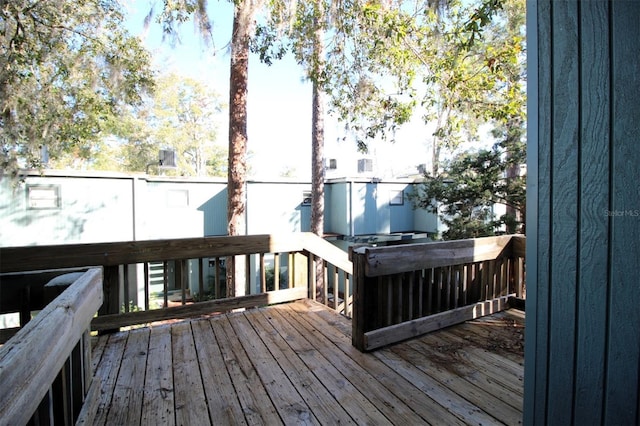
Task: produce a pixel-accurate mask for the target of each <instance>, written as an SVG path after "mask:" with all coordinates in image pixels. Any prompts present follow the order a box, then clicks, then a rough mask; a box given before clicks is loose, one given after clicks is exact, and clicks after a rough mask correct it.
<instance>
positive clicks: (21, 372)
mask: <svg viewBox="0 0 640 426" xmlns="http://www.w3.org/2000/svg"><path fill="white" fill-rule="evenodd" d="M101 304H102V272H101V271H100V270H99V269H91V270H89V271H87V272H86V273H84V274H83V275H82V277H80V278H79V279H78V280H77V281H75V282H74V283H73V284H72V285H71V286H70V287H69V288H68V289H67V290H65V291H64V292H63V293H62V294H61V295H60V296H58V297H57V298H56V299H55V300H54V301H53V302H51V303H49V304H48V305H47V306H46V307H45V308H44V309H43V310H42V311H41V312H40V313H39V314H38V315H36V317H35V318H34V319H33V320H31V321H30V322H29V323H28V324H27V325H26V326H25V327H23V328H22V329H21V330H20V331H19V332H18V333H17V334H16V335H15V336H13V337H12V338H11V339H10V340H9V341H8V342H7V343H6V344H4V345H3V346H1V347H0V366H2V368H0V383H2V388H1V389H0V418H2V419H5V420H6V421H7V422H8V423H9V424H24V423H26V422H27V421H28V420H29V417H30V416H31V414H32V413H34V412H35V411H36V409H37V408H38V405H39V404H40V401H41V400H42V398H43V397H44V396H45V395H46V393H47V392H48V391H49V387H50V386H51V384H52V383H53V381H54V380H55V378H56V376H57V374H58V372H59V371H60V369H61V368H62V366H63V365H64V364H65V362H66V360H67V358H68V357H69V355H70V354H71V352H72V351H73V348H74V347H75V345H76V344H77V342H79V341H80V340H81V339H82V334H83V333H84V332H85V330H86V329H87V326H88V323H89V321H90V320H91V318H92V317H93V315H94V314H95V313H96V312H97V310H98V308H99V307H100V305H101ZM45 354H46V356H45Z"/></svg>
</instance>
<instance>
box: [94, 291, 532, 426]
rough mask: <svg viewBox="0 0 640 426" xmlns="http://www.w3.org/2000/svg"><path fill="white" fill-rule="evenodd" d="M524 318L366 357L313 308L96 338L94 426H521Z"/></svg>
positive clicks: (336, 320)
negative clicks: (344, 425) (98, 384)
mask: <svg viewBox="0 0 640 426" xmlns="http://www.w3.org/2000/svg"><path fill="white" fill-rule="evenodd" d="M523 324H524V313H522V312H521V311H516V310H511V311H508V312H504V313H501V314H498V315H494V316H491V317H486V318H484V319H481V320H475V321H473V322H469V323H465V324H462V325H458V326H455V327H451V328H448V329H445V330H441V331H438V332H435V333H431V334H429V335H426V336H423V337H421V338H416V339H412V340H410V341H406V342H402V343H399V344H396V345H393V346H391V347H386V348H383V349H380V350H377V351H375V352H373V353H367V354H364V353H361V352H359V351H358V350H356V349H355V348H354V347H353V346H352V345H351V323H350V321H349V320H348V319H346V318H344V317H342V316H340V315H338V314H336V313H335V312H334V311H330V310H329V309H327V308H325V307H323V306H322V305H320V304H317V303H315V302H311V301H299V302H295V303H290V304H284V305H277V306H272V307H269V308H263V309H254V310H248V311H245V312H240V313H233V314H228V315H219V316H215V317H211V318H205V319H195V320H190V321H182V322H176V323H173V324H169V325H160V326H154V327H145V328H139V329H136V330H132V331H129V332H120V333H116V334H112V335H109V336H101V337H100V338H98V339H97V341H96V342H95V347H94V350H93V363H94V368H95V369H94V371H96V376H97V377H98V378H99V379H100V380H101V381H102V382H101V389H100V393H99V399H98V401H97V404H96V406H95V410H96V411H95V421H94V422H93V424H106V425H133V424H153V425H159V424H178V425H208V424H216V425H222V424H267V425H272V424H323V425H333V424H339V423H341V424H342V423H355V424H365V423H367V424H376V425H378V424H399V425H415V424H433V425H444V424H447V425H449V424H474V425H480V424H482V425H488V424H507V425H516V424H520V423H521V420H522V408H521V407H522V395H523V364H524V362H523V355H522V349H523V348H522V345H523V342H524V340H523V334H524V329H523Z"/></svg>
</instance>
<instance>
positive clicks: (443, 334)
mask: <svg viewBox="0 0 640 426" xmlns="http://www.w3.org/2000/svg"><path fill="white" fill-rule="evenodd" d="M456 328H458V327H457V326H456V327H451V328H449V329H447V330H440V331H438V332H435V333H431V334H428V335H426V336H422V337H421V338H420V339H416V340H418V341H420V342H421V343H423V344H424V345H425V346H427V347H428V348H429V349H430V350H432V351H435V352H436V353H437V354H443V353H444V354H448V353H455V356H456V358H460V359H463V360H466V361H468V363H469V365H470V366H471V368H472V369H473V370H474V371H476V372H478V373H480V372H481V373H482V374H481V378H482V380H485V381H491V382H493V383H495V384H496V385H497V386H499V387H500V388H501V389H503V390H504V391H506V392H509V393H510V394H511V395H513V397H514V398H519V401H520V408H522V407H521V406H522V397H523V395H524V391H523V387H522V384H523V366H522V365H520V364H517V363H514V362H513V361H512V360H510V359H508V358H501V357H500V356H490V355H492V354H490V352H489V351H488V350H487V349H485V347H487V346H489V347H491V346H490V345H488V344H485V345H483V346H480V345H476V344H475V343H474V342H473V341H470V340H469V338H468V337H469V334H468V333H465V334H464V335H459V334H457V333H453V332H452V330H453V329H456Z"/></svg>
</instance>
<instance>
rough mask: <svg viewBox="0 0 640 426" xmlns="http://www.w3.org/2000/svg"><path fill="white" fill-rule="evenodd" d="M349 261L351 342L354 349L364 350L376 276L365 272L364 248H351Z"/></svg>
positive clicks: (371, 316)
mask: <svg viewBox="0 0 640 426" xmlns="http://www.w3.org/2000/svg"><path fill="white" fill-rule="evenodd" d="M350 255H351V262H352V263H353V277H352V278H353V305H352V309H353V312H352V317H351V324H352V332H351V343H352V344H353V346H355V347H356V349H358V350H360V351H362V352H364V351H365V341H364V334H365V333H366V332H367V331H370V330H371V329H372V328H373V326H374V325H373V324H372V323H373V322H374V320H375V313H376V308H375V302H376V300H375V292H376V288H375V287H376V286H375V285H372V284H375V283H374V282H372V281H375V280H376V278H368V277H367V276H366V272H365V262H366V254H365V253H364V249H356V250H352V251H351V253H350Z"/></svg>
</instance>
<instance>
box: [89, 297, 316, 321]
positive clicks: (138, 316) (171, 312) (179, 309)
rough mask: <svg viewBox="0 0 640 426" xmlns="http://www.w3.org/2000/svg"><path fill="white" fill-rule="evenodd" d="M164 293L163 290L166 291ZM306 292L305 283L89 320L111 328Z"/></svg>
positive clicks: (284, 299) (281, 300) (264, 302)
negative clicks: (303, 284)
mask: <svg viewBox="0 0 640 426" xmlns="http://www.w3.org/2000/svg"><path fill="white" fill-rule="evenodd" d="M165 294H166V293H165ZM306 296H307V290H306V288H304V287H296V288H290V289H284V290H276V291H269V292H267V293H260V294H251V295H246V296H238V297H231V298H225V299H218V300H210V301H206V302H198V303H194V304H191V305H186V306H176V307H171V308H165V309H154V310H151V311H140V312H128V313H124V314H114V315H104V316H99V317H96V318H94V319H93V321H91V329H92V330H110V329H117V328H119V327H125V326H128V325H136V324H147V323H151V322H154V321H163V320H170V319H179V318H192V317H197V316H199V315H207V314H212V313H219V312H227V311H232V310H235V309H240V308H253V307H256V306H265V305H270V304H274V303H284V302H290V301H293V300H298V299H303V298H305V297H306Z"/></svg>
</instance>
